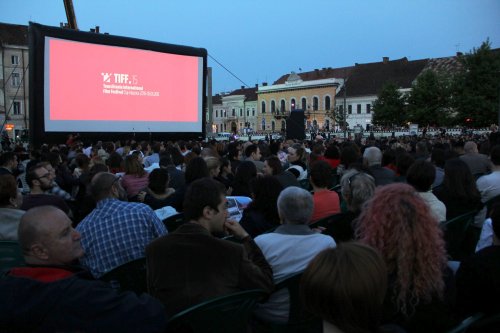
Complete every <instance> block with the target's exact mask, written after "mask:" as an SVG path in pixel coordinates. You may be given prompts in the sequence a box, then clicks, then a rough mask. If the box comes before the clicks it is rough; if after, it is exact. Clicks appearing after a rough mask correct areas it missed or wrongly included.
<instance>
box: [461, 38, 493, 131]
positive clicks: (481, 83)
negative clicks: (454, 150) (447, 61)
mask: <svg viewBox="0 0 500 333" xmlns="http://www.w3.org/2000/svg"><path fill="white" fill-rule="evenodd" d="M459 61H460V63H461V64H462V69H461V71H460V73H459V74H458V75H457V76H456V79H455V81H454V92H453V97H454V98H453V102H454V105H455V108H456V111H457V116H458V119H459V121H460V122H461V123H462V124H467V125H469V126H473V127H485V126H489V125H490V124H492V123H496V122H497V119H498V118H497V115H498V103H499V94H500V92H499V88H500V87H499V86H500V50H498V49H497V50H493V51H492V50H491V44H490V42H489V40H487V41H486V42H483V43H482V44H481V46H480V47H479V48H478V49H476V48H474V49H473V51H472V52H471V53H469V54H467V55H465V56H462V57H460V58H459Z"/></svg>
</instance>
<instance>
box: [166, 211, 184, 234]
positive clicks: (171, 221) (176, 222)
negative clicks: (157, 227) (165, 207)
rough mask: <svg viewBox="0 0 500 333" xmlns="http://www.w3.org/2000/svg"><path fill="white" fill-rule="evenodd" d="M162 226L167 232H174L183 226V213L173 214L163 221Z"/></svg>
mask: <svg viewBox="0 0 500 333" xmlns="http://www.w3.org/2000/svg"><path fill="white" fill-rule="evenodd" d="M163 224H164V225H165V227H166V228H167V230H168V232H174V231H175V229H177V228H178V227H180V226H181V225H183V224H184V213H179V214H175V215H172V216H169V217H167V218H166V219H164V220H163Z"/></svg>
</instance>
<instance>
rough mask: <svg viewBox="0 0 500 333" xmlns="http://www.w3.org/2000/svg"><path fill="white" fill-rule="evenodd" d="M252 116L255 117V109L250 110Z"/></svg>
mask: <svg viewBox="0 0 500 333" xmlns="http://www.w3.org/2000/svg"><path fill="white" fill-rule="evenodd" d="M252 116H255V108H252Z"/></svg>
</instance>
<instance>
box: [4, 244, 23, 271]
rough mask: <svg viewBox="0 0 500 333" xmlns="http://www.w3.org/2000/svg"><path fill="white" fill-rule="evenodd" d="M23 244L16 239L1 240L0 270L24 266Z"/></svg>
mask: <svg viewBox="0 0 500 333" xmlns="http://www.w3.org/2000/svg"><path fill="white" fill-rule="evenodd" d="M24 264H25V263H24V256H23V251H22V249H21V246H20V245H19V243H18V242H16V241H0V272H4V271H7V270H9V269H11V268H13V267H19V266H24Z"/></svg>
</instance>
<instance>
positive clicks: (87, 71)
mask: <svg viewBox="0 0 500 333" xmlns="http://www.w3.org/2000/svg"><path fill="white" fill-rule="evenodd" d="M29 32H30V66H29V67H30V125H31V126H30V129H31V134H32V137H33V138H34V139H35V140H36V141H38V140H42V141H46V142H50V141H56V140H60V139H61V138H63V137H64V136H66V135H67V134H68V133H80V134H81V135H82V136H88V137H89V138H94V137H95V138H96V139H98V138H101V137H102V139H107V138H110V139H111V138H113V137H116V138H118V137H120V136H127V135H128V136H130V135H134V136H135V135H139V136H140V135H141V134H142V135H143V136H144V135H149V137H151V135H153V134H154V135H155V136H165V137H175V136H177V137H186V138H187V137H204V134H205V128H204V123H205V113H204V112H203V110H204V109H205V104H206V97H205V94H204V92H205V77H206V59H207V52H206V50H205V49H202V48H193V47H186V46H180V45H171V44H164V43H156V42H151V41H145V40H139V39H133V38H126V37H118V36H111V35H106V34H96V33H87V32H79V31H73V30H69V29H62V28H53V27H47V26H42V25H39V24H33V23H31V24H30V29H29ZM38 142H39V141H38Z"/></svg>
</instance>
